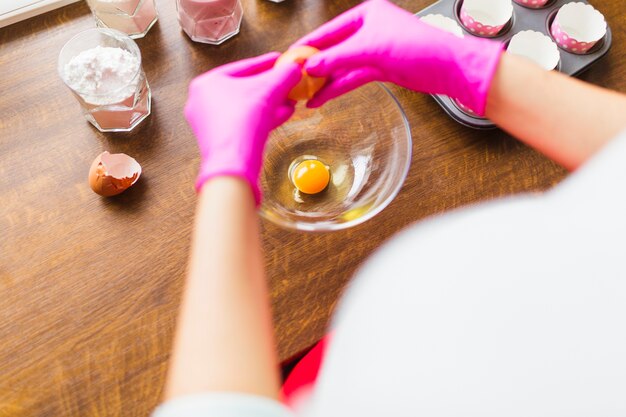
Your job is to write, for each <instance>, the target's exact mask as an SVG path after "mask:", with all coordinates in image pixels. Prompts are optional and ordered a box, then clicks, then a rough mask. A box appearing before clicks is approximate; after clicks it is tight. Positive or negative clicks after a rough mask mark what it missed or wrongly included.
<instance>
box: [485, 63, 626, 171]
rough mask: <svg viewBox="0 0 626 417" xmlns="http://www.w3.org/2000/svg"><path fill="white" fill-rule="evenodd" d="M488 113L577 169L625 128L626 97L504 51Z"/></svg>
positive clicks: (504, 127) (548, 153)
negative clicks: (544, 68)
mask: <svg viewBox="0 0 626 417" xmlns="http://www.w3.org/2000/svg"><path fill="white" fill-rule="evenodd" d="M486 115H487V117H488V118H489V119H490V120H492V121H493V122H494V123H496V124H497V125H498V126H500V127H501V128H502V129H504V130H506V131H507V132H509V133H510V134H512V135H513V136H515V137H517V138H518V139H520V140H521V141H523V142H525V143H526V144H528V145H530V146H532V147H533V148H535V149H537V150H538V151H540V152H542V153H543V154H545V155H546V156H548V157H549V158H551V159H553V160H554V161H556V162H557V163H559V164H561V165H563V166H564V167H565V168H568V169H570V170H573V169H575V168H577V167H578V166H579V165H580V164H582V163H583V162H584V161H586V160H587V159H588V158H589V157H590V156H592V155H593V154H594V153H595V152H596V151H598V150H599V149H600V148H601V147H602V146H603V145H604V144H606V143H607V142H608V141H610V140H611V139H612V138H614V137H615V136H616V135H617V134H618V133H620V131H622V130H624V129H626V96H624V95H621V94H619V93H616V92H612V91H610V90H605V89H602V88H600V87H596V86H593V85H591V84H587V83H584V82H582V81H580V80H576V79H574V78H570V77H567V76H565V75H563V74H560V73H558V72H556V71H550V72H548V71H544V70H542V69H541V68H540V67H538V66H536V65H534V64H532V63H531V62H529V61H527V60H525V59H523V58H519V57H516V56H514V55H510V54H504V55H503V56H502V59H501V61H500V64H499V67H498V70H497V71H496V75H495V77H494V79H493V82H492V85H491V89H490V91H489V96H488V99H487V110H486Z"/></svg>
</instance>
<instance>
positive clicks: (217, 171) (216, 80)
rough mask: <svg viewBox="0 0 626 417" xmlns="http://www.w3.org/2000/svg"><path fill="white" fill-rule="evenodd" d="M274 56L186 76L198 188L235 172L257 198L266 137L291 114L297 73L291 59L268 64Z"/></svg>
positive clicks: (187, 107) (258, 201)
mask: <svg viewBox="0 0 626 417" xmlns="http://www.w3.org/2000/svg"><path fill="white" fill-rule="evenodd" d="M279 55H280V54H279V53H278V52H272V53H269V54H266V55H262V56H259V57H256V58H250V59H246V60H243V61H238V62H234V63H231V64H227V65H224V66H222V67H219V68H216V69H214V70H212V71H209V72H206V73H204V74H202V75H200V76H198V77H196V78H194V79H193V81H191V84H190V85H189V97H188V98H187V104H186V106H185V117H186V118H187V121H188V122H189V125H190V126H191V128H192V130H193V132H194V133H195V135H196V138H197V139H198V146H199V147H200V155H201V163H200V172H199V173H198V178H197V180H196V190H197V191H200V189H201V188H202V186H203V185H204V183H205V182H206V181H207V180H209V179H211V178H213V177H216V176H224V175H227V176H237V177H241V178H244V179H245V180H246V181H247V182H248V183H249V184H250V187H251V188H252V192H253V193H254V197H255V200H256V203H257V205H258V204H259V203H260V201H261V191H260V188H259V174H260V172H261V165H262V162H263V149H264V147H265V142H266V141H267V138H268V136H269V134H270V132H271V131H272V130H273V129H274V128H276V127H278V126H280V125H281V124H283V123H284V122H286V121H287V120H288V119H289V117H291V115H292V114H293V111H294V106H295V102H293V101H291V100H289V99H287V94H288V93H289V91H290V90H291V89H292V88H293V87H295V86H296V84H298V81H300V78H301V76H302V69H301V68H300V66H299V65H298V64H295V63H294V64H291V65H284V66H280V67H276V68H273V66H274V62H275V61H276V58H278V56H279Z"/></svg>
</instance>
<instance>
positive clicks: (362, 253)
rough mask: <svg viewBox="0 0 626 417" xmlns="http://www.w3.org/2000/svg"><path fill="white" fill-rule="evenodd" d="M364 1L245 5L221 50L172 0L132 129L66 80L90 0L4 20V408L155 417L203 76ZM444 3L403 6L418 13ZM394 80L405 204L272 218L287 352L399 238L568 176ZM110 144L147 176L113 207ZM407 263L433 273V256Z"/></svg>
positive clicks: (0, 236)
mask: <svg viewBox="0 0 626 417" xmlns="http://www.w3.org/2000/svg"><path fill="white" fill-rule="evenodd" d="M356 3H358V1H356V0H335V1H330V0H286V1H285V2H284V3H282V4H274V3H271V2H269V1H266V0H244V1H243V5H244V9H245V15H244V22H243V25H242V29H241V33H240V34H239V35H238V36H236V37H235V38H233V39H232V40H229V41H228V42H226V43H225V44H223V45H221V46H219V47H214V46H208V45H202V44H195V43H193V42H191V41H190V40H189V39H188V38H187V37H186V36H185V35H184V34H183V33H182V31H181V30H180V28H179V25H178V22H177V20H176V11H175V5H174V1H172V0H158V1H157V6H158V10H159V16H160V17H159V22H158V23H157V25H156V26H155V27H153V28H152V30H151V31H150V33H148V35H147V37H146V38H144V39H141V40H138V44H139V46H140V48H141V51H142V54H143V61H144V68H145V71H146V74H147V77H148V80H149V82H150V85H151V87H152V91H153V97H154V100H153V114H152V115H151V116H150V117H149V118H148V119H147V120H146V121H145V122H144V123H143V124H142V125H141V126H140V127H138V128H137V129H136V130H135V131H134V132H132V133H130V134H101V133H99V132H97V131H96V130H95V129H94V128H92V126H91V125H89V124H88V123H87V122H86V121H85V120H84V119H83V117H82V115H81V113H80V110H79V106H78V104H77V102H76V100H75V99H74V97H72V96H71V95H70V93H69V91H67V89H66V87H65V86H64V85H63V83H62V82H61V80H60V79H59V77H58V75H57V71H56V62H57V55H58V53H59V51H60V49H61V47H62V46H63V44H64V43H65V42H66V41H67V40H68V39H69V38H70V37H71V36H73V35H74V34H76V33H78V32H79V31H81V30H83V29H87V28H91V27H93V26H94V21H93V18H92V16H91V15H90V13H89V10H88V8H87V6H86V5H85V4H83V3H77V4H74V5H70V6H67V7H64V8H62V9H59V10H57V11H54V12H51V13H48V14H46V15H42V16H39V17H36V18H33V19H30V20H28V21H24V22H21V23H18V24H15V25H12V26H8V27H6V28H3V29H0V317H1V318H2V320H1V321H0V416H12V417H18V416H20V417H21V416H28V417H39V416H46V417H47V416H50V417H52V416H55V417H59V416H81V417H85V416H98V417H100V416H146V415H148V414H149V412H150V411H151V410H152V409H153V408H154V407H155V405H156V404H157V403H158V402H159V398H160V395H161V387H162V384H163V382H164V378H165V370H166V365H167V360H168V355H169V349H170V346H171V337H172V334H173V328H174V320H175V316H176V312H177V308H178V304H179V298H180V294H181V288H182V285H183V280H184V277H185V268H186V263H187V253H188V250H189V239H190V232H191V225H192V219H193V215H194V205H195V201H196V198H195V194H194V190H193V182H194V177H195V174H196V169H197V166H198V152H197V149H196V144H195V140H194V137H193V136H192V134H191V131H190V129H189V128H188V127H187V125H186V123H185V121H184V119H183V117H182V108H183V105H184V101H185V98H186V89H187V84H188V82H189V80H190V79H191V78H192V77H194V76H195V75H197V74H200V73H202V72H204V71H206V70H208V69H211V68H213V67H215V66H217V65H220V64H223V63H226V62H230V61H233V60H236V59H240V58H245V57H250V56H254V55H258V54H261V53H264V52H267V51H269V50H284V49H286V48H287V47H288V46H289V45H290V43H291V42H293V41H294V40H296V39H297V38H298V37H300V36H301V35H304V34H305V33H307V32H308V31H310V30H312V29H313V28H315V27H316V26H318V25H319V24H321V23H323V22H325V21H327V20H329V19H330V18H332V17H334V16H335V15H337V14H339V13H341V12H343V11H344V10H347V9H348V8H349V7H351V6H353V5H355V4H356ZM429 3H430V0H413V1H409V0H401V1H398V4H400V5H401V6H403V7H405V8H407V9H409V10H411V11H413V12H416V11H418V10H420V9H422V8H424V7H426V6H427V5H428V4H429ZM595 3H596V6H597V7H599V8H600V10H601V11H603V12H604V14H605V15H606V17H607V20H608V22H609V24H610V25H611V27H612V28H613V31H614V47H613V49H612V51H611V52H610V53H609V55H608V56H607V57H606V59H604V60H603V61H602V62H600V63H599V64H598V65H597V66H595V67H594V68H593V69H592V70H591V71H590V72H588V73H587V74H585V75H584V76H583V78H584V79H586V80H588V81H591V82H594V83H596V84H599V85H602V86H605V87H609V88H613V89H616V90H619V91H622V92H626V17H625V16H626V15H625V14H624V11H623V2H622V0H603V1H598V0H596V1H595ZM392 89H393V92H394V93H395V94H396V95H397V96H398V97H399V99H400V102H401V103H402V106H403V107H404V109H405V111H406V113H407V115H408V118H409V120H410V123H411V128H412V134H413V140H414V148H413V164H412V167H411V170H410V173H409V176H408V179H407V181H406V183H405V185H404V187H403V189H402V191H401V193H400V195H399V196H398V197H397V198H396V199H395V200H394V201H393V202H392V203H391V205H390V206H389V207H388V208H387V209H386V210H384V211H383V212H382V213H381V214H380V215H378V216H376V217H375V218H374V219H372V220H370V221H369V222H366V223H365V224H363V225H361V226H358V227H356V228H354V229H350V230H347V231H342V232H336V233H330V234H305V233H296V232H289V231H285V230H282V229H280V228H278V227H276V226H273V225H272V224H269V223H266V222H264V223H263V225H262V233H263V245H264V248H265V254H266V265H267V271H268V277H269V281H270V282H269V284H270V287H271V297H272V305H273V309H274V317H275V328H276V333H277V340H278V348H279V351H280V357H281V358H282V359H283V360H286V359H288V358H290V357H292V356H293V355H296V354H297V353H298V352H300V351H302V350H303V349H306V348H307V347H308V346H310V345H311V344H313V343H314V342H315V341H316V340H318V339H319V338H320V337H321V336H322V335H323V334H324V331H325V329H326V326H327V324H328V322H329V317H330V315H331V312H332V310H333V307H334V306H335V303H336V301H337V299H338V297H339V295H340V293H341V291H342V289H343V288H344V286H345V284H346V283H347V282H348V280H349V279H350V277H351V276H352V275H353V273H354V272H355V270H356V269H357V267H358V266H359V265H360V264H361V263H362V262H363V260H364V259H365V258H366V257H367V256H368V255H369V254H370V253H371V252H372V251H373V250H374V249H375V248H377V247H378V246H379V245H380V244H381V243H382V242H384V241H385V240H386V239H387V238H389V237H390V236H392V235H393V234H394V233H395V232H397V231H399V230H400V229H402V228H403V227H405V226H407V225H408V224H410V223H413V222H415V221H418V220H421V219H424V218H426V217H428V216H432V215H435V214H437V213H442V212H445V211H449V210H451V209H454V208H456V207H460V206H463V205H467V204H471V203H475V202H478V201H482V200H488V199H492V198H496V197H499V196H504V195H509V194H513V193H520V192H537V191H541V190H544V189H546V188H549V187H551V186H552V185H554V184H555V183H557V182H558V181H560V180H561V179H562V178H563V177H564V176H565V171H564V170H563V169H561V168H560V167H558V166H556V165H555V164H553V163H551V162H550V161H548V160H547V159H546V158H544V157H542V156H541V155H539V154H537V153H536V152H534V151H532V150H531V149H529V148H527V147H525V146H523V145H521V144H520V143H518V142H516V141H515V140H514V139H512V138H511V137H509V136H508V135H507V134H505V133H504V132H501V131H489V132H480V131H473V130H469V129H467V128H464V127H462V126H460V125H458V124H456V123H455V122H453V121H451V120H450V119H449V118H448V117H447V116H446V115H445V114H444V112H443V111H442V110H441V109H440V108H439V107H438V106H437V105H436V104H435V102H434V101H433V100H432V99H431V98H430V97H427V96H423V95H420V94H416V93H413V92H409V91H406V90H403V89H400V88H396V87H392ZM581 105H583V104H581ZM104 150H108V151H110V152H125V153H127V154H129V155H132V156H133V157H135V158H136V159H137V160H138V161H139V162H140V163H141V164H142V166H143V169H144V175H143V176H142V178H141V180H140V181H139V182H138V184H137V185H136V186H134V187H133V188H132V189H131V190H129V191H128V192H126V193H124V194H122V195H120V196H118V197H114V198H109V199H104V198H100V197H98V196H97V195H95V194H94V193H93V192H92V191H91V190H90V189H89V186H88V184H87V180H86V178H87V171H88V169H89V165H90V163H91V161H92V160H93V159H94V158H95V156H96V155H98V154H99V153H100V152H102V151H104ZM511 221H515V219H511ZM538 238H539V237H538ZM407 267H411V268H414V269H415V271H416V274H419V262H418V260H417V258H416V264H415V265H410V266H407ZM407 331H410V329H407ZM373 337H375V335H373Z"/></svg>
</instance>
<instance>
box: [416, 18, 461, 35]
mask: <svg viewBox="0 0 626 417" xmlns="http://www.w3.org/2000/svg"><path fill="white" fill-rule="evenodd" d="M420 19H421V20H422V22H424V23H427V24H429V25H431V26H434V27H436V28H439V29H441V30H445V31H446V32H450V33H452V34H453V35H456V36H458V37H459V38H462V37H463V29H462V28H461V26H459V24H458V23H457V22H456V21H455V20H454V19H450V18H449V17H446V16H444V15H441V14H428V15H426V16H422V17H421V18H420Z"/></svg>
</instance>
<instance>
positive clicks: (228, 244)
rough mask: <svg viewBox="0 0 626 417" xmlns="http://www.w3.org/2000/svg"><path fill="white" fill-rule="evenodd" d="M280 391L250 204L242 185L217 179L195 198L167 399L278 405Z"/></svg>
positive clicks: (245, 186)
mask: <svg viewBox="0 0 626 417" xmlns="http://www.w3.org/2000/svg"><path fill="white" fill-rule="evenodd" d="M278 388H279V374H278V365H277V359H276V352H275V346H274V340H273V328H272V321H271V313H270V304H269V300H268V295H267V287H266V282H265V274H264V272H263V262H262V256H261V246H260V241H259V230H258V217H257V214H256V210H255V207H254V198H253V195H252V193H251V191H250V186H249V185H248V184H247V183H245V182H243V181H242V180H239V179H236V178H230V177H221V178H215V179H213V180H210V181H208V182H207V183H206V184H205V185H204V187H203V189H202V191H201V193H200V199H199V202H198V207H197V212H196V224H195V233H194V238H193V245H192V252H191V258H190V266H189V273H188V278H187V284H186V288H185V291H184V294H183V301H182V306H181V311H180V316H179V320H178V327H177V333H176V338H175V341H174V350H173V356H172V359H171V365H170V370H169V376H168V380H167V386H166V393H165V398H166V399H171V398H173V397H177V396H180V395H185V394H193V393H198V392H209V391H234V392H243V393H250V394H257V395H263V396H268V397H272V398H276V397H277V395H278Z"/></svg>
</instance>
